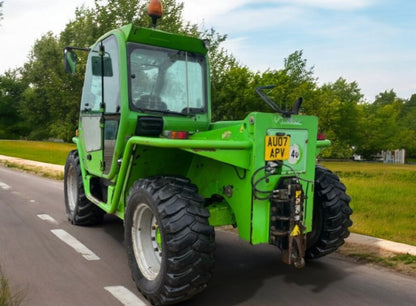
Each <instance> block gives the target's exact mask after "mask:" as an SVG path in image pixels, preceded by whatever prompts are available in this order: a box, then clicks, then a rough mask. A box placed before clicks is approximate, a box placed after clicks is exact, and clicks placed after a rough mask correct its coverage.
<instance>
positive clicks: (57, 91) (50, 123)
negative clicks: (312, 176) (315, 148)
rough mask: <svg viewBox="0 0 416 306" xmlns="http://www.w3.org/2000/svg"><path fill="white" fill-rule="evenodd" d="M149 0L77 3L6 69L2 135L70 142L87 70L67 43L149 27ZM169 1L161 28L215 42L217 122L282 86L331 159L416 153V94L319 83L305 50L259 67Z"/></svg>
mask: <svg viewBox="0 0 416 306" xmlns="http://www.w3.org/2000/svg"><path fill="white" fill-rule="evenodd" d="M0 3H1V2H0ZM147 4H148V1H147V0H139V1H137V0H125V1H117V0H108V1H103V0H95V3H94V7H92V8H87V7H84V6H82V7H79V8H77V9H76V11H75V18H74V20H72V21H70V22H69V23H68V24H67V25H66V27H65V29H64V30H63V31H62V32H61V33H60V34H59V35H55V34H53V33H52V32H48V33H46V34H44V35H43V36H42V37H41V38H40V39H38V40H37V41H36V42H35V44H34V46H33V47H32V50H31V52H30V54H29V57H28V60H27V62H26V63H24V65H23V66H22V67H20V68H18V69H14V70H9V71H6V72H5V73H4V74H3V75H0V139H29V140H45V139H51V138H53V139H62V140H64V141H67V142H69V141H71V138H72V137H73V136H74V133H75V130H76V127H77V121H78V116H79V101H80V95H81V91H82V84H83V75H84V72H85V71H83V69H79V71H78V72H77V73H76V74H75V75H67V74H66V73H65V72H64V69H63V63H62V50H63V48H64V47H65V46H82V47H87V46H91V45H92V44H93V43H94V42H95V41H96V39H97V38H98V37H100V36H101V35H103V34H104V33H106V32H107V31H109V30H111V29H114V28H117V27H120V26H122V25H125V24H127V23H134V24H135V25H138V26H144V27H148V26H149V25H150V19H149V17H148V16H147ZM163 5H164V11H165V12H164V16H163V18H162V20H161V21H160V22H159V26H158V27H159V29H161V30H164V31H169V32H175V33H181V34H185V35H189V36H194V37H199V38H204V39H209V40H210V41H211V47H210V51H209V57H210V65H211V93H212V112H213V119H214V120H237V119H242V118H244V117H245V116H246V115H247V114H248V113H249V112H251V111H265V112H270V111H272V110H271V109H270V108H269V106H267V105H266V104H265V103H264V102H263V101H262V100H261V99H260V98H259V97H258V96H257V94H256V93H255V88H256V87H258V86H264V85H275V86H276V87H275V88H274V89H272V90H270V91H268V92H267V93H268V95H269V96H270V97H271V98H272V99H273V100H274V101H276V102H277V103H278V104H279V106H280V107H281V108H283V109H289V108H291V107H292V105H293V103H294V102H295V101H296V100H297V98H298V97H303V100H304V103H303V105H302V109H301V112H302V113H304V114H308V115H315V116H318V117H319V130H320V132H321V133H325V134H326V136H327V138H329V139H331V141H332V144H333V145H332V146H331V147H330V148H328V149H326V150H325V151H324V152H323V156H324V157H331V158H350V157H351V156H352V154H353V153H357V154H362V155H364V156H365V157H367V158H370V157H371V156H372V155H374V154H376V153H378V152H380V151H381V150H393V149H398V148H404V149H406V151H407V157H411V158H416V107H415V106H416V94H413V95H412V96H411V97H410V98H409V99H403V98H400V97H398V96H397V94H396V93H395V92H394V90H386V91H384V92H381V93H380V94H378V95H377V96H376V97H375V99H374V101H372V102H371V103H370V102H368V101H365V100H364V96H363V94H362V93H361V90H360V88H359V85H358V84H357V82H348V81H347V80H345V79H344V78H342V77H340V78H338V79H337V80H335V81H334V82H332V83H326V84H324V85H318V78H317V77H316V76H315V75H314V67H313V66H309V65H308V63H307V60H306V59H305V58H304V57H303V52H302V50H296V51H294V52H293V53H292V54H289V55H288V57H287V58H285V59H284V60H283V68H282V69H273V68H270V69H269V70H266V71H264V72H255V71H252V70H250V69H249V68H248V67H247V66H245V65H243V64H241V63H240V62H239V61H238V60H237V59H236V58H235V57H234V56H233V55H232V54H230V53H229V52H228V51H227V50H225V49H224V47H222V43H223V42H224V41H225V40H226V39H227V36H226V35H222V34H220V33H218V32H216V31H215V29H202V28H201V27H200V26H198V25H196V24H191V23H189V22H186V21H184V19H183V17H182V12H183V3H181V2H179V1H177V0H165V1H164V2H163ZM0 16H1V14H0ZM0 18H1V17H0ZM80 60H81V61H84V62H85V60H86V58H85V57H82V56H81V58H80ZM78 68H83V65H78ZM84 69H85V68H84Z"/></svg>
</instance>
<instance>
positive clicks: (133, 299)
mask: <svg viewBox="0 0 416 306" xmlns="http://www.w3.org/2000/svg"><path fill="white" fill-rule="evenodd" d="M104 289H105V290H107V291H108V292H110V293H111V294H112V295H113V296H114V297H115V298H116V299H117V300H119V301H120V302H121V303H122V304H123V305H124V306H144V305H149V304H148V303H146V302H144V301H143V300H142V299H140V298H139V297H138V296H137V295H135V294H134V293H133V292H131V291H130V290H129V289H127V288H125V287H123V286H109V287H104Z"/></svg>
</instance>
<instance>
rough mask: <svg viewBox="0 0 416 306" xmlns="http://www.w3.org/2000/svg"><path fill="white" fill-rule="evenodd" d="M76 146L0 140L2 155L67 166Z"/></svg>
mask: <svg viewBox="0 0 416 306" xmlns="http://www.w3.org/2000/svg"><path fill="white" fill-rule="evenodd" d="M75 148H76V147H75V144H70V143H58V142H41V141H23V140H0V155H7V156H13V157H19V158H23V159H29V160H35V161H40V162H45V163H50V164H56V165H65V160H66V157H67V155H68V152H69V151H71V150H74V149H75Z"/></svg>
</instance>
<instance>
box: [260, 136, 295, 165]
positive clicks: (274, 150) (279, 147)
mask: <svg viewBox="0 0 416 306" xmlns="http://www.w3.org/2000/svg"><path fill="white" fill-rule="evenodd" d="M264 144H265V150H264V159H265V160H266V161H272V160H287V159H289V151H290V136H266V139H265V141H264Z"/></svg>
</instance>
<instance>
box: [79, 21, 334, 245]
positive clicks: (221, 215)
mask: <svg viewBox="0 0 416 306" xmlns="http://www.w3.org/2000/svg"><path fill="white" fill-rule="evenodd" d="M109 35H114V36H115V37H116V39H117V43H118V46H119V66H120V86H121V92H120V99H121V110H120V115H119V117H116V118H115V119H114V118H113V119H114V120H116V121H117V122H118V131H117V137H116V140H115V143H114V153H113V157H112V161H111V163H110V164H107V165H105V169H106V170H105V171H104V170H103V169H104V167H103V164H102V156H103V150H96V151H93V152H88V153H87V150H86V147H85V140H84V135H85V130H84V128H83V125H82V120H80V125H79V136H78V137H74V139H73V141H74V142H75V143H76V144H77V148H78V152H79V156H80V164H81V171H82V178H83V183H84V188H85V193H86V196H87V197H88V199H89V200H90V201H92V202H93V203H95V204H96V205H98V206H100V207H101V208H102V209H103V210H104V211H106V212H107V213H110V214H115V215H117V216H119V217H120V218H122V219H124V210H125V205H126V199H127V197H128V193H129V190H130V187H131V186H132V185H133V183H134V182H135V181H136V180H138V179H140V178H144V177H151V176H155V175H166V176H180V177H187V178H189V179H190V180H191V182H192V183H194V184H196V185H197V186H198V189H199V194H200V195H202V196H203V197H204V198H206V199H212V198H215V197H217V198H221V199H222V200H221V201H219V202H215V203H212V204H209V203H208V204H209V205H208V206H207V209H208V210H209V212H210V215H211V216H210V223H211V224H212V225H214V226H222V225H233V226H236V227H237V229H238V233H239V235H240V237H241V238H243V239H245V240H247V241H250V242H251V243H252V244H259V243H269V231H270V230H269V219H270V203H269V201H268V200H258V199H255V198H254V197H253V193H252V183H251V179H252V176H253V174H254V173H255V171H256V170H257V169H259V168H261V167H264V166H265V158H264V155H265V152H264V151H265V144H264V141H265V136H266V135H275V134H276V132H284V133H286V134H289V135H291V146H294V145H296V146H297V150H298V151H299V157H298V158H297V159H296V160H292V161H291V160H288V161H285V162H284V166H283V167H280V168H278V171H279V172H278V175H274V176H271V177H270V178H269V180H268V181H262V182H261V183H260V184H259V185H258V188H260V189H262V190H268V191H272V190H273V189H275V187H276V184H277V182H278V180H279V178H280V177H284V176H293V170H295V171H296V172H297V174H298V176H299V177H300V178H301V179H302V181H301V184H302V186H303V190H304V192H305V211H304V224H305V226H306V232H309V231H311V229H312V210H313V198H314V197H313V190H314V188H313V185H314V183H313V182H314V177H315V159H316V156H317V154H319V152H320V150H321V149H323V148H324V147H326V146H328V145H330V142H329V141H327V140H324V141H317V140H316V138H317V127H318V121H317V118H316V117H313V116H300V115H292V116H290V117H288V118H284V117H283V116H282V115H280V114H277V113H259V112H253V113H250V114H249V115H247V117H246V118H245V119H243V120H241V121H229V122H226V121H224V122H215V123H212V122H211V101H210V85H209V84H210V81H209V67H208V61H207V69H206V71H207V72H206V74H207V75H206V82H207V84H206V94H207V109H206V112H205V113H201V114H196V115H193V116H186V117H184V116H168V115H166V116H163V122H164V126H163V129H164V130H174V131H189V133H190V137H189V139H167V138H165V137H163V136H159V137H144V136H137V135H135V129H136V124H137V117H138V116H139V115H143V114H140V113H138V112H134V111H132V110H131V109H130V106H129V89H128V70H127V67H128V61H127V51H126V45H127V43H128V42H136V43H141V44H147V45H152V46H158V47H165V48H170V49H177V50H185V51H189V52H194V53H199V54H202V55H206V54H207V50H206V48H205V46H204V43H203V42H202V41H201V40H199V39H196V38H191V37H185V36H182V35H177V34H170V33H165V32H161V31H158V30H154V29H144V28H138V27H135V26H133V25H128V26H125V27H123V28H121V29H118V30H114V31H111V32H109V33H107V34H106V35H104V36H103V37H101V38H100V39H99V40H98V41H100V40H102V39H104V38H105V37H108V36H109ZM253 90H254V89H253ZM81 116H82V115H81ZM97 116H100V117H102V118H103V120H110V119H112V118H107V117H106V115H105V114H103V113H97ZM162 135H163V134H162ZM97 137H103V135H98V136H97ZM263 173H264V171H263ZM97 178H100V179H101V180H105V182H106V184H105V185H106V196H105V197H104V198H105V199H106V200H102V199H101V200H100V199H98V198H97V197H96V196H95V195H94V194H93V191H92V190H93V188H92V186H93V184H94V182H95V180H97Z"/></svg>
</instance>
